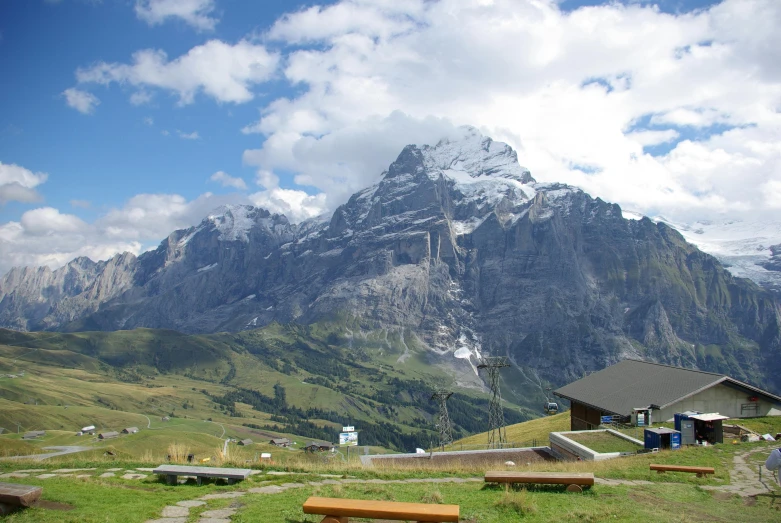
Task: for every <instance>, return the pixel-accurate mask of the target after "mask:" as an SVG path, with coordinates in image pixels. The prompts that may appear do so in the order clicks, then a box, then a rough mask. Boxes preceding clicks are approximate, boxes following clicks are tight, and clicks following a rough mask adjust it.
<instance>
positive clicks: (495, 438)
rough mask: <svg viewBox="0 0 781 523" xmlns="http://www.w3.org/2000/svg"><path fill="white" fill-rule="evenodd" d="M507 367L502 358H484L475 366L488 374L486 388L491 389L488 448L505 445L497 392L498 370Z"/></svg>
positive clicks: (500, 395) (502, 417) (504, 432)
mask: <svg viewBox="0 0 781 523" xmlns="http://www.w3.org/2000/svg"><path fill="white" fill-rule="evenodd" d="M509 366H510V362H509V360H508V359H507V358H506V357H504V356H489V357H485V358H483V359H482V360H481V361H480V363H479V364H478V365H477V368H478V369H485V370H486V371H487V372H488V386H489V387H490V388H491V392H490V398H489V400H488V448H496V447H497V446H499V447H502V446H503V445H504V444H505V443H507V433H506V431H505V428H504V410H503V409H502V392H501V391H500V390H499V370H500V369H502V368H504V367H509Z"/></svg>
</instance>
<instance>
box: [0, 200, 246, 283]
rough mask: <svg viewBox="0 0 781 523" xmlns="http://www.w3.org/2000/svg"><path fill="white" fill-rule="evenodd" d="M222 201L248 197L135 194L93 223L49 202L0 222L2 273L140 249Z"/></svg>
mask: <svg viewBox="0 0 781 523" xmlns="http://www.w3.org/2000/svg"><path fill="white" fill-rule="evenodd" d="M226 203H251V202H250V200H249V199H248V198H247V197H246V196H242V195H238V194H230V195H223V196H217V195H213V194H211V193H204V194H202V195H201V196H199V197H198V198H195V199H194V200H189V201H188V200H187V199H186V198H184V197H183V196H180V195H177V194H139V195H136V196H134V197H132V198H130V199H129V200H128V201H127V202H126V203H125V204H124V205H123V206H122V207H116V208H112V209H110V210H108V211H107V212H105V213H104V214H102V215H101V216H100V217H98V218H97V219H96V220H95V221H94V222H92V223H87V222H84V221H83V220H81V219H80V218H78V217H77V216H75V215H72V214H67V213H62V212H60V211H59V210H57V209H54V208H52V207H42V208H38V209H33V210H30V211H27V212H25V213H24V214H23V215H22V216H21V219H20V220H19V221H10V222H6V223H4V224H1V225H0V252H2V253H3V255H2V256H0V274H3V273H5V272H6V271H7V270H8V269H10V268H11V267H12V266H22V265H48V266H50V267H52V268H57V267H59V266H62V265H63V264H65V263H67V262H68V261H70V260H72V259H73V258H75V257H77V256H88V257H89V258H91V259H93V260H95V261H97V260H104V259H107V258H109V257H111V256H113V255H114V254H117V253H122V252H126V251H127V252H132V253H133V254H140V253H141V252H143V250H144V249H145V248H149V247H151V246H156V245H157V243H158V242H159V241H160V240H161V239H162V238H165V237H166V236H168V235H169V234H170V233H171V232H173V231H174V230H176V229H182V228H187V227H190V226H192V225H196V224H198V223H199V222H200V221H201V220H202V219H203V218H204V217H205V216H206V215H207V214H208V213H209V212H210V211H212V210H213V209H215V208H216V207H218V206H220V205H223V204H226ZM72 204H73V202H72Z"/></svg>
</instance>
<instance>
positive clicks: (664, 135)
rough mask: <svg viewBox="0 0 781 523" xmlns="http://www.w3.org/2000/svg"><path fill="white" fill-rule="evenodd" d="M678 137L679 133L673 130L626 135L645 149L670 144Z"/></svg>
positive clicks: (638, 132) (637, 132) (636, 132)
mask: <svg viewBox="0 0 781 523" xmlns="http://www.w3.org/2000/svg"><path fill="white" fill-rule="evenodd" d="M680 135H681V133H679V132H678V131H676V130H675V129H666V130H664V131H635V132H633V133H629V134H627V135H626V137H627V138H629V139H630V140H633V141H635V142H637V143H639V144H640V145H642V146H643V147H645V146H649V145H661V144H664V143H669V142H672V141H673V140H675V139H677V138H678V137H679V136H680Z"/></svg>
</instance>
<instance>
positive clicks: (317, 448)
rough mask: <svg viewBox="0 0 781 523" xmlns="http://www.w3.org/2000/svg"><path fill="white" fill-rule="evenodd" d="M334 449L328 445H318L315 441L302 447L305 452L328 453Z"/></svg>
mask: <svg viewBox="0 0 781 523" xmlns="http://www.w3.org/2000/svg"><path fill="white" fill-rule="evenodd" d="M333 448H334V446H333V445H331V444H330V443H318V442H316V441H310V442H309V444H308V445H307V446H306V447H304V450H306V451H307V452H328V451H330V450H332V449H333Z"/></svg>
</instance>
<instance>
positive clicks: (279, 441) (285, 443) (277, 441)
mask: <svg viewBox="0 0 781 523" xmlns="http://www.w3.org/2000/svg"><path fill="white" fill-rule="evenodd" d="M269 443H270V444H271V445H274V446H276V447H289V446H290V440H289V439H287V438H272V439H271V441H269Z"/></svg>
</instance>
